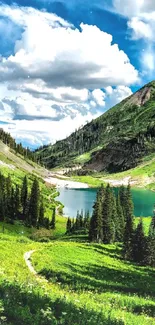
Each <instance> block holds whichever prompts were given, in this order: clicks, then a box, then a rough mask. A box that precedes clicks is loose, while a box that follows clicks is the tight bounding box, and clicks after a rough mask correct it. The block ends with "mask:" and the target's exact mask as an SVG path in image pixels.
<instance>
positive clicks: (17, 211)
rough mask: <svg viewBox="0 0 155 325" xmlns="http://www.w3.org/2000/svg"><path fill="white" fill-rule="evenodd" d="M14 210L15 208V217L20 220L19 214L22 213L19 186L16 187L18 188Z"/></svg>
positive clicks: (16, 189)
mask: <svg viewBox="0 0 155 325" xmlns="http://www.w3.org/2000/svg"><path fill="white" fill-rule="evenodd" d="M14 208H15V217H16V218H17V219H18V218H19V212H20V190H19V186H18V185H16V188H15V194H14Z"/></svg>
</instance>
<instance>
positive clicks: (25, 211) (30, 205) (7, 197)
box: [0, 174, 56, 229]
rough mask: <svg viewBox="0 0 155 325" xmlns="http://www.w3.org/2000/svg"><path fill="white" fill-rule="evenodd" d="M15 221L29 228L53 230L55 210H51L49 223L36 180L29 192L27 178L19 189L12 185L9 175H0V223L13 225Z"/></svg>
mask: <svg viewBox="0 0 155 325" xmlns="http://www.w3.org/2000/svg"><path fill="white" fill-rule="evenodd" d="M15 220H21V221H23V222H24V224H25V225H26V226H29V227H31V226H32V227H36V228H40V227H44V228H47V229H55V223H56V210H55V208H53V210H52V217H51V221H50V220H49V218H48V217H46V216H45V207H44V201H43V197H42V195H41V191H40V188H39V182H38V179H37V178H35V179H34V180H33V182H32V186H31V187H30V191H29V186H28V179H27V176H25V177H24V179H23V181H22V186H21V187H19V185H18V184H16V185H13V183H12V179H11V177H10V175H8V176H7V177H5V176H4V175H2V174H0V221H5V222H10V223H14V222H15Z"/></svg>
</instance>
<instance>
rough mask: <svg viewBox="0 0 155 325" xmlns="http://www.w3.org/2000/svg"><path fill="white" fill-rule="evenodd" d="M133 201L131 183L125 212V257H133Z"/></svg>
mask: <svg viewBox="0 0 155 325" xmlns="http://www.w3.org/2000/svg"><path fill="white" fill-rule="evenodd" d="M133 209H134V205H133V201H132V195H131V188H130V184H129V185H128V187H127V189H126V204H125V213H126V224H125V231H124V240H123V256H124V258H125V259H129V260H131V259H132V240H133V234H134V217H133Z"/></svg>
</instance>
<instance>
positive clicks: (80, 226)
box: [79, 210, 83, 229]
mask: <svg viewBox="0 0 155 325" xmlns="http://www.w3.org/2000/svg"><path fill="white" fill-rule="evenodd" d="M82 227H83V210H81V213H80V216H79V229H80V228H82Z"/></svg>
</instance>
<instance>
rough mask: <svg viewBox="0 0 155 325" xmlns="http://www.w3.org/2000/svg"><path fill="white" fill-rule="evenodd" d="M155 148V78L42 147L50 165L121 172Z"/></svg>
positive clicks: (43, 156) (135, 163) (42, 159)
mask: <svg viewBox="0 0 155 325" xmlns="http://www.w3.org/2000/svg"><path fill="white" fill-rule="evenodd" d="M154 151H155V81H152V82H150V83H149V84H147V85H145V86H144V87H143V88H141V89H140V90H139V91H137V92H136V93H135V94H133V95H131V96H130V97H128V98H126V99H125V100H123V101H122V102H121V103H119V104H117V105H116V106H114V107H113V108H111V109H110V110H108V111H107V112H106V113H104V114H103V115H101V116H100V117H98V118H97V119H95V120H92V122H90V123H88V124H87V125H85V126H84V127H83V128H81V129H79V130H77V131H75V132H74V133H72V134H71V135H70V136H69V137H67V138H66V139H64V140H62V141H58V142H56V143H55V144H54V145H49V146H45V147H43V148H40V149H39V150H38V151H37V152H36V153H37V155H38V156H39V157H38V158H39V159H40V160H41V161H42V162H43V163H44V165H45V166H46V167H48V168H53V167H57V166H74V165H76V164H77V163H80V164H82V165H83V167H84V169H91V170H97V171H103V170H104V171H108V172H119V171H123V170H128V169H130V168H132V167H135V166H137V165H138V164H139V163H140V161H141V159H142V158H143V157H145V156H147V155H149V154H150V153H152V152H154Z"/></svg>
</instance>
